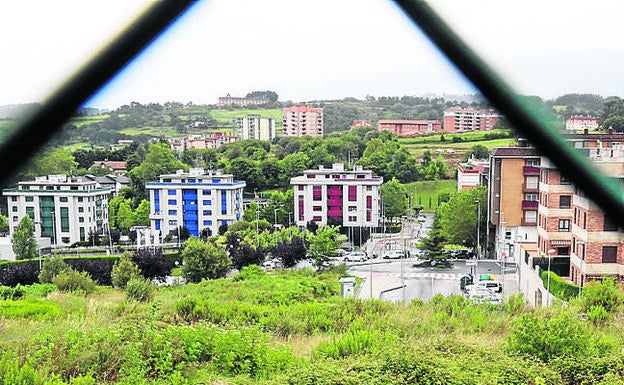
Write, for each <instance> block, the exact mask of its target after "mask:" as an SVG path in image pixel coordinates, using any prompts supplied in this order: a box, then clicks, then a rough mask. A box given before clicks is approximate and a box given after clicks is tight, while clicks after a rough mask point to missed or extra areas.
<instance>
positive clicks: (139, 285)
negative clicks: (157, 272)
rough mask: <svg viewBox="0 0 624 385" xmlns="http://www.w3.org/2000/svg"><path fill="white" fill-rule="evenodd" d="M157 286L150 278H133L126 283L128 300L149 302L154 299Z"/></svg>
mask: <svg viewBox="0 0 624 385" xmlns="http://www.w3.org/2000/svg"><path fill="white" fill-rule="evenodd" d="M155 291H156V287H155V286H154V284H153V283H151V282H150V281H148V280H145V279H140V278H132V279H130V280H129V281H128V282H127V284H126V300H128V301H137V302H149V301H151V300H152V299H154V292H155Z"/></svg>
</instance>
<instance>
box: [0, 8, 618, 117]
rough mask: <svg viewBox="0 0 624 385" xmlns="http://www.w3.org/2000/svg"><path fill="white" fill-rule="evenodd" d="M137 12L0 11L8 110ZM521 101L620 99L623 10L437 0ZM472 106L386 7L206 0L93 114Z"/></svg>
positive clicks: (0, 66) (418, 37)
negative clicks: (263, 97) (405, 101)
mask: <svg viewBox="0 0 624 385" xmlns="http://www.w3.org/2000/svg"><path fill="white" fill-rule="evenodd" d="M146 4H149V3H148V2H145V1H133V0H108V1H102V0H92V1H84V0H55V1H47V0H39V1H34V0H19V1H17V0H15V1H13V0H6V1H0V49H1V50H0V52H1V56H0V58H1V59H0V105H3V104H15V103H26V102H35V101H41V100H43V99H44V98H45V96H46V95H47V94H48V93H49V92H50V91H51V90H52V89H53V88H54V87H55V86H57V85H58V84H60V83H61V82H62V80H63V79H66V78H67V77H68V76H69V75H70V74H71V73H72V72H73V71H74V70H75V69H76V68H78V66H79V65H80V63H82V62H83V61H84V60H85V59H86V58H87V57H89V56H90V55H91V54H92V53H93V52H95V51H96V50H97V49H98V47H100V46H101V45H102V44H103V43H104V42H106V41H108V40H109V39H110V38H111V37H112V36H113V35H114V34H115V32H117V31H118V30H119V29H121V28H122V27H123V26H124V25H125V24H126V23H127V22H129V21H130V20H132V18H133V17H134V16H135V15H136V14H137V13H138V12H139V11H140V10H141V9H142V8H143V7H144V6H146ZM432 5H433V6H434V7H435V8H436V9H438V10H439V11H440V13H441V15H442V16H443V17H444V18H445V19H446V20H447V21H448V22H449V23H450V24H451V25H453V27H454V28H455V29H456V30H457V31H458V32H460V33H461V34H462V36H463V37H464V38H465V39H466V40H467V41H468V42H469V43H470V44H471V45H473V46H474V47H475V48H477V51H478V52H479V53H480V54H481V55H482V56H483V57H484V58H485V59H486V60H487V61H488V62H489V63H491V64H492V65H494V67H495V68H496V69H497V70H498V71H499V72H500V73H501V74H503V75H504V76H506V77H507V79H508V80H509V81H510V83H511V84H512V85H514V86H515V87H516V88H517V90H518V91H519V92H521V93H523V94H530V95H538V96H541V97H543V98H553V97H556V96H559V95H562V94H565V93H576V92H578V93H595V94H600V95H603V96H610V95H619V96H622V95H624V92H623V89H624V71H623V70H622V67H623V65H624V58H623V57H622V55H624V39H623V38H622V37H621V31H620V26H621V15H622V11H623V10H624V5H621V3H620V2H618V1H610V0H598V1H596V0H594V1H592V2H591V3H590V2H587V1H555V0H553V1H543V0H524V1H500V0H473V1H465V0H458V1H456V0H436V1H433V2H432ZM253 90H273V91H275V92H277V93H278V94H279V95H280V100H292V101H295V102H303V101H309V100H315V99H338V98H344V97H349V96H351V97H356V98H364V97H365V96H366V95H373V96H390V95H392V96H402V95H422V94H427V93H436V94H444V93H447V94H466V93H473V92H474V91H473V89H472V88H471V87H470V86H469V85H468V84H467V83H466V82H465V81H464V80H462V77H461V76H459V75H457V74H456V72H455V70H454V69H453V68H452V67H451V66H450V65H449V64H448V63H447V62H446V60H445V59H444V58H443V57H442V56H441V55H440V54H439V53H437V51H436V50H435V48H433V46H432V45H431V44H430V43H429V42H428V41H427V39H426V38H425V37H424V36H423V35H422V34H421V33H420V32H419V31H418V29H417V28H415V27H414V26H412V24H411V22H409V21H408V20H407V18H406V17H405V16H404V15H403V14H402V13H401V11H400V10H399V9H397V8H396V6H395V5H394V3H393V2H391V1H388V0H316V1H298V0H205V1H201V2H199V3H197V4H196V5H195V6H194V7H193V8H191V10H190V11H189V12H188V13H187V14H186V15H185V16H184V17H183V18H182V19H180V20H179V21H178V22H177V23H176V24H175V25H174V26H173V27H172V28H170V30H168V31H167V33H165V34H164V35H163V36H162V37H161V38H160V39H159V40H158V41H157V42H156V43H154V44H153V45H152V46H151V47H150V48H149V49H148V50H147V51H145V52H144V53H143V54H142V55H141V56H140V57H139V58H138V59H137V60H135V61H134V62H133V63H132V64H131V65H130V66H128V67H127V68H126V70H125V71H124V72H123V73H122V74H121V75H120V76H118V77H117V78H116V79H115V80H114V81H113V82H111V83H110V84H109V85H108V86H107V87H106V88H105V89H103V90H102V91H101V92H100V94H98V95H97V96H96V97H95V98H93V99H92V100H91V101H90V103H89V104H90V105H92V106H95V107H102V108H116V107H118V106H120V105H122V104H127V103H129V102H131V101H138V102H141V103H148V102H166V101H179V102H189V101H192V102H194V103H196V104H204V103H206V104H211V103H216V101H217V98H218V97H219V96H224V95H225V94H227V93H229V94H231V95H232V96H244V95H245V94H246V93H247V92H249V91H253Z"/></svg>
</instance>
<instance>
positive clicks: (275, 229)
mask: <svg viewBox="0 0 624 385" xmlns="http://www.w3.org/2000/svg"><path fill="white" fill-rule="evenodd" d="M280 208H282V206H278V207H277V208H274V209H273V219H274V221H273V231H274V232H275V245H276V246H277V212H278V211H279V210H280Z"/></svg>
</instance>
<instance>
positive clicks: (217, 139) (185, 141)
mask: <svg viewBox="0 0 624 385" xmlns="http://www.w3.org/2000/svg"><path fill="white" fill-rule="evenodd" d="M237 140H238V136H234V135H225V134H224V133H222V132H214V133H210V134H208V135H189V136H187V137H186V138H182V139H180V140H170V141H169V146H170V147H171V149H172V150H174V151H177V152H184V150H188V149H191V148H192V149H196V150H206V149H212V150H216V149H217V148H219V147H221V146H223V145H224V144H227V143H234V142H236V141H237Z"/></svg>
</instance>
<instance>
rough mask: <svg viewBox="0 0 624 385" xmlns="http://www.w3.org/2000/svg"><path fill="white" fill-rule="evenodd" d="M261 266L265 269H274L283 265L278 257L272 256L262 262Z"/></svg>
mask: <svg viewBox="0 0 624 385" xmlns="http://www.w3.org/2000/svg"><path fill="white" fill-rule="evenodd" d="M262 267H263V268H264V269H265V270H274V269H281V268H283V267H284V265H283V264H282V261H280V260H279V259H278V258H273V259H269V260H267V261H265V262H264V263H263V264H262Z"/></svg>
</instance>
